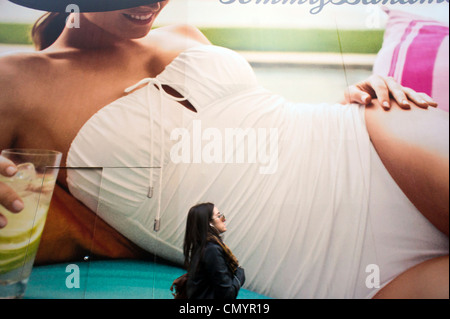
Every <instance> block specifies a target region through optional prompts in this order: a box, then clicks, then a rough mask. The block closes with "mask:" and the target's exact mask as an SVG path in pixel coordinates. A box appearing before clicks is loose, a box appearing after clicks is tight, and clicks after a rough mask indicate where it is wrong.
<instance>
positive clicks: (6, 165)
mask: <svg viewBox="0 0 450 319" xmlns="http://www.w3.org/2000/svg"><path fill="white" fill-rule="evenodd" d="M16 172H17V168H16V166H15V165H14V163H13V162H11V161H10V160H8V159H6V158H4V157H1V156H0V174H1V175H4V176H7V177H11V176H14V174H15V173H16ZM0 205H1V206H3V207H5V208H6V209H7V210H9V211H10V212H13V213H18V212H20V211H21V210H23V208H24V204H23V202H22V200H21V199H20V197H19V196H18V195H17V193H16V192H15V191H14V190H13V189H12V188H10V187H9V186H7V185H6V184H5V183H1V182H0ZM7 223H8V221H7V219H6V217H5V216H4V215H2V214H0V228H3V227H5V226H6V224H7Z"/></svg>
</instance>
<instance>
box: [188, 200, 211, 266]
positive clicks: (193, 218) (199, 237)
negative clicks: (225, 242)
mask: <svg viewBox="0 0 450 319" xmlns="http://www.w3.org/2000/svg"><path fill="white" fill-rule="evenodd" d="M214 207H215V205H214V204H212V203H203V204H198V205H195V206H194V207H192V208H191V209H190V210H189V213H188V217H187V222H186V234H185V237H184V246H183V252H184V258H185V259H184V266H185V267H186V269H187V270H188V271H189V270H195V269H196V265H195V264H194V265H193V264H192V261H193V260H192V259H193V256H194V255H195V254H196V253H200V254H201V253H202V252H203V250H204V249H205V246H206V243H207V241H208V239H207V238H208V235H209V236H211V235H213V236H216V237H217V238H220V234H219V232H218V231H217V230H216V229H215V228H214V227H212V226H211V225H210V223H211V220H212V218H213V212H214Z"/></svg>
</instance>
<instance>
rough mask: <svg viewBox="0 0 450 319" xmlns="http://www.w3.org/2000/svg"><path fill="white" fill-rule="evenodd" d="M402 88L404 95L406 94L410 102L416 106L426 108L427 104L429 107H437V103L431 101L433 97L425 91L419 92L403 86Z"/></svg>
mask: <svg viewBox="0 0 450 319" xmlns="http://www.w3.org/2000/svg"><path fill="white" fill-rule="evenodd" d="M403 90H404V91H405V93H406V95H407V96H408V98H409V100H411V101H412V102H414V103H415V104H416V105H417V106H419V107H421V108H425V109H426V108H427V107H429V106H431V107H437V106H438V104H437V103H436V102H435V101H433V99H432V98H431V97H430V96H429V95H428V94H426V93H419V92H416V91H414V90H413V89H410V88H406V87H405V88H403Z"/></svg>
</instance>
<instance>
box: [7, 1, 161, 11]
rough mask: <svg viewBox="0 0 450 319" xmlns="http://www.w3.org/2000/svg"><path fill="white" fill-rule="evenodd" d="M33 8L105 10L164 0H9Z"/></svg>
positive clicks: (47, 9)
mask: <svg viewBox="0 0 450 319" xmlns="http://www.w3.org/2000/svg"><path fill="white" fill-rule="evenodd" d="M9 1H10V2H13V3H15V4H18V5H21V6H24V7H28V8H31V9H37V10H43V11H48V12H66V8H67V7H68V6H69V5H71V4H72V5H73V4H75V5H77V6H78V8H79V9H80V12H103V11H114V10H122V9H129V8H133V7H139V6H142V5H146V4H152V3H156V2H161V1H163V0H9Z"/></svg>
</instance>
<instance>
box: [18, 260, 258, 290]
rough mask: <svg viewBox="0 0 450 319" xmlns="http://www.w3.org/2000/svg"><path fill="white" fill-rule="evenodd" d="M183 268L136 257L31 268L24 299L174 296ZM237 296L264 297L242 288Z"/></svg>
mask: <svg viewBox="0 0 450 319" xmlns="http://www.w3.org/2000/svg"><path fill="white" fill-rule="evenodd" d="M184 272H185V271H184V270H183V269H181V268H178V267H174V266H168V265H164V264H159V263H155V262H147V261H135V260H114V261H87V262H78V263H72V264H70V263H67V264H55V265H48V266H39V267H35V268H34V269H33V272H32V274H31V277H30V280H29V283H28V287H27V290H26V293H25V298H27V299H173V296H172V293H171V291H170V286H171V285H172V282H173V281H174V280H175V279H176V278H178V277H179V276H181V275H183V274H184ZM238 299H267V297H265V296H263V295H260V294H257V293H255V292H252V291H249V290H246V289H241V290H240V292H239V295H238Z"/></svg>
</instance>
